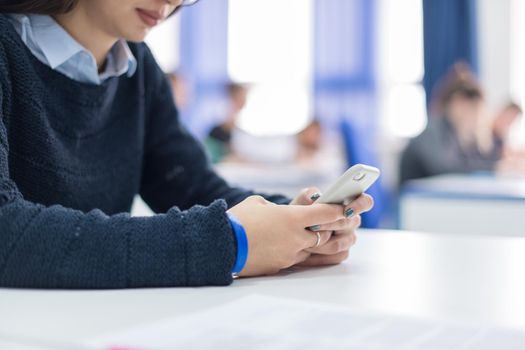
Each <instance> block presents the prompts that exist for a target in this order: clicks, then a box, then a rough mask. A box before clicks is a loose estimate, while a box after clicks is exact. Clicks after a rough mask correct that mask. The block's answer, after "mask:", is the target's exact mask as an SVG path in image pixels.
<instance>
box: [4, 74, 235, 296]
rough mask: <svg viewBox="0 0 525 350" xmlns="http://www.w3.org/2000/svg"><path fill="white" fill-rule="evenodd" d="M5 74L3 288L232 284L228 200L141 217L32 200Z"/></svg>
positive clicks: (232, 251) (233, 247)
mask: <svg viewBox="0 0 525 350" xmlns="http://www.w3.org/2000/svg"><path fill="white" fill-rule="evenodd" d="M1 68H2V66H1V65H0V287H23V288H70V289H72V288H74V289H77V288H81V289H89V288H97V289H99V288H133V287H171V286H201V285H227V284H230V283H231V282H232V278H231V269H232V267H233V264H234V260H235V254H236V251H235V239H234V235H233V233H232V230H231V228H230V225H229V222H228V218H227V215H226V203H225V202H224V201H215V202H213V203H212V204H210V205H209V206H207V207H203V206H194V207H192V208H191V209H189V210H187V211H181V210H179V209H177V208H172V209H169V210H168V211H167V212H166V213H165V214H162V215H156V216H153V217H150V218H133V217H130V216H129V215H128V214H119V215H115V216H108V215H105V214H104V213H103V212H101V211H100V210H93V211H91V212H87V213H84V212H81V211H77V210H73V209H69V208H65V207H63V206H60V205H55V206H49V207H47V206H43V205H41V204H38V203H33V202H30V201H27V200H25V199H24V197H23V195H22V193H21V192H20V191H19V190H18V188H17V184H16V183H15V181H14V180H13V179H12V178H11V177H10V171H9V131H8V127H7V124H6V123H5V121H6V119H5V118H6V116H5V115H4V114H3V113H5V111H6V110H7V108H4V107H5V106H4V103H5V101H6V100H7V97H6V96H8V95H7V94H9V92H8V91H6V90H8V89H6V88H5V82H6V81H7V80H6V74H4V73H2V72H1ZM1 75H3V77H2V76H1ZM3 111H4V112H3ZM14 117H16V116H14Z"/></svg>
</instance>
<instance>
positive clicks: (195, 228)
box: [0, 15, 286, 288]
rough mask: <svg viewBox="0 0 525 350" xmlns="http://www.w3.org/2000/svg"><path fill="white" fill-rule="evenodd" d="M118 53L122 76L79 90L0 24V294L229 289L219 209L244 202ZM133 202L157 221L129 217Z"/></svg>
mask: <svg viewBox="0 0 525 350" xmlns="http://www.w3.org/2000/svg"><path fill="white" fill-rule="evenodd" d="M130 46H131V49H132V52H133V54H134V55H135V57H136V58H137V61H138V69H137V71H136V73H135V74H134V76H133V77H131V78H129V77H126V76H122V77H119V78H111V79H109V80H108V81H106V82H105V83H104V84H102V85H101V86H95V85H88V84H84V83H79V82H76V81H73V80H71V79H69V78H67V77H65V76H63V75H61V74H60V73H58V72H56V71H53V70H52V69H50V68H49V67H47V66H46V65H44V64H42V63H41V62H40V61H38V60H37V59H36V58H35V57H34V56H33V55H32V54H31V53H30V51H29V50H28V49H27V48H26V46H25V45H24V44H23V43H22V41H21V40H20V38H19V36H18V34H17V33H16V32H15V30H14V28H13V27H12V26H11V24H10V23H9V22H8V21H7V20H6V18H5V17H4V16H3V15H0V106H1V109H0V286H3V287H33V288H130V287H161V286H200V285H227V284H230V283H231V281H232V278H231V269H232V267H233V264H234V260H235V254H236V244H235V238H234V234H233V232H232V230H231V227H230V224H229V221H228V218H227V215H226V210H227V207H228V206H232V205H235V204H236V203H238V202H240V201H242V200H243V199H244V198H246V197H247V196H249V195H251V194H253V193H252V192H248V191H244V190H240V189H236V188H232V187H230V186H228V185H227V184H226V183H225V182H224V181H223V180H222V179H221V178H220V177H218V176H217V175H216V174H215V173H214V172H213V170H212V169H211V168H210V166H209V164H208V161H207V159H206V156H205V154H204V153H203V151H202V148H201V147H200V145H199V144H198V143H197V142H196V141H195V139H194V138H193V137H191V136H190V135H189V134H188V133H187V132H186V131H185V129H184V128H183V127H182V126H181V125H180V123H179V121H178V117H177V111H176V108H175V106H174V103H173V100H172V97H171V96H172V95H171V91H170V88H169V85H168V82H167V80H166V79H165V77H164V74H163V73H162V71H161V70H160V69H159V67H158V66H157V64H156V63H155V61H154V59H153V57H152V55H151V53H150V52H149V50H148V49H147V47H146V46H145V45H143V44H130ZM137 193H140V195H141V196H142V198H143V199H144V200H145V201H146V202H147V203H148V204H149V206H150V207H151V208H152V209H153V210H155V211H156V212H157V213H163V214H158V215H156V216H154V217H150V218H132V217H130V216H129V214H128V213H127V212H129V210H130V207H131V203H132V200H133V198H134V196H135V195H136V194H137ZM267 198H268V199H269V200H273V201H285V200H286V199H284V198H282V197H278V196H276V197H267Z"/></svg>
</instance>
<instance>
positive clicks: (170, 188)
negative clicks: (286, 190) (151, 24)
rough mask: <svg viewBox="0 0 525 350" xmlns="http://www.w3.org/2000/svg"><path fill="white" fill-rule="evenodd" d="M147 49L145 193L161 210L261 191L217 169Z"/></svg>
mask: <svg viewBox="0 0 525 350" xmlns="http://www.w3.org/2000/svg"><path fill="white" fill-rule="evenodd" d="M143 49H144V59H143V62H144V64H145V69H144V71H145V74H146V75H147V76H148V77H147V78H146V79H145V81H146V82H147V83H149V86H146V88H145V91H146V93H147V100H148V103H147V107H146V108H147V109H148V111H149V113H148V117H149V122H148V125H147V127H146V145H145V149H146V154H145V157H144V169H143V176H142V190H141V196H142V198H143V199H144V200H145V201H146V203H148V205H149V206H150V207H151V208H152V209H153V210H154V211H155V212H165V211H166V210H168V209H169V208H171V207H173V206H177V207H179V208H182V209H187V208H190V207H191V206H193V205H195V204H201V205H209V204H210V203H212V202H213V201H214V200H217V199H219V198H220V199H224V200H225V201H226V202H227V204H228V206H229V207H232V206H234V205H235V204H237V203H239V202H241V201H242V200H244V199H245V198H246V197H248V196H250V195H253V194H256V193H254V192H253V191H248V190H244V189H241V188H236V187H231V186H230V185H229V184H228V183H227V182H226V181H225V180H224V179H222V178H221V177H220V176H218V175H217V174H216V173H215V171H214V170H213V169H212V167H211V165H210V162H209V160H208V158H207V156H206V154H205V152H204V150H203V147H202V145H201V144H200V143H199V142H198V141H197V140H196V139H195V138H194V137H193V136H192V135H191V134H189V133H188V131H186V129H185V128H184V126H183V125H182V124H181V123H180V122H179V119H178V113H177V109H176V107H175V103H174V101H173V95H172V93H171V87H170V84H169V82H168V80H167V78H166V77H165V75H164V73H163V72H162V70H161V69H160V68H159V67H158V65H157V64H156V62H155V60H154V58H153V56H152V54H151V53H150V51H149V50H148V48H147V47H146V46H145V45H144V46H143ZM148 92H149V93H148ZM257 194H259V195H262V196H263V197H265V198H266V199H267V200H269V201H271V202H274V203H278V204H287V203H289V201H290V200H289V199H288V198H286V197H283V196H280V195H267V194H262V193H257Z"/></svg>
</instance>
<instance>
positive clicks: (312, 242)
mask: <svg viewBox="0 0 525 350" xmlns="http://www.w3.org/2000/svg"><path fill="white" fill-rule="evenodd" d="M304 232H305V234H304V235H303V236H302V238H303V241H302V245H301V247H302V249H301V250H305V249H309V248H313V247H320V246H322V245H323V244H326V242H328V241H329V240H330V237H332V231H321V232H312V231H309V230H304ZM318 233H319V244H317V240H318V238H317V234H318Z"/></svg>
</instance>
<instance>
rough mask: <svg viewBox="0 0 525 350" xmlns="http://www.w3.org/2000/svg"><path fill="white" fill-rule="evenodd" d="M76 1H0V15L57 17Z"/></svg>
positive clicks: (68, 9)
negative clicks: (34, 14) (17, 14)
mask: <svg viewBox="0 0 525 350" xmlns="http://www.w3.org/2000/svg"><path fill="white" fill-rule="evenodd" d="M77 3H78V0H0V13H36V14H41V15H58V14H62V13H67V12H69V11H71V10H72V9H73V8H74V7H75V6H76V5H77Z"/></svg>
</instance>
